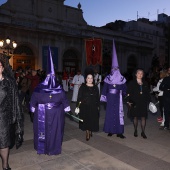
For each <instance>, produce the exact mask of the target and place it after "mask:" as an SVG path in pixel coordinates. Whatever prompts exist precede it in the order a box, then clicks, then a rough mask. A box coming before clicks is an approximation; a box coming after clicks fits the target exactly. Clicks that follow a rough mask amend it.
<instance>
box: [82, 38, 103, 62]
mask: <svg viewBox="0 0 170 170" xmlns="http://www.w3.org/2000/svg"><path fill="white" fill-rule="evenodd" d="M85 46H86V61H87V65H90V64H92V65H96V64H99V65H102V40H101V39H88V40H85Z"/></svg>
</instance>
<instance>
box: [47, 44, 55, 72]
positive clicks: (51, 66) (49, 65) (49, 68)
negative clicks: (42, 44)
mask: <svg viewBox="0 0 170 170" xmlns="http://www.w3.org/2000/svg"><path fill="white" fill-rule="evenodd" d="M47 74H53V75H55V72H54V64H53V58H52V54H51V49H50V46H49V47H48V58H47Z"/></svg>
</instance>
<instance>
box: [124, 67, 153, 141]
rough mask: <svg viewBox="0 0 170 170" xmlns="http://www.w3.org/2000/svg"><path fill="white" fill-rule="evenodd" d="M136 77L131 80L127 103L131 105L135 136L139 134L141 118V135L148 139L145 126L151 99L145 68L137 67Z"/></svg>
mask: <svg viewBox="0 0 170 170" xmlns="http://www.w3.org/2000/svg"><path fill="white" fill-rule="evenodd" d="M135 76H136V77H135V79H134V80H132V81H131V82H129V84H128V88H127V94H128V98H127V103H128V105H129V107H130V117H131V118H132V119H133V124H134V136H135V137H137V136H138V131H137V128H138V120H141V130H142V132H141V136H142V137H143V138H144V139H146V138H147V136H146V134H145V126H146V118H147V116H148V104H149V102H150V101H151V97H150V92H149V87H148V84H147V83H146V81H145V80H144V79H143V77H144V71H143V69H140V68H139V69H137V70H136V74H135Z"/></svg>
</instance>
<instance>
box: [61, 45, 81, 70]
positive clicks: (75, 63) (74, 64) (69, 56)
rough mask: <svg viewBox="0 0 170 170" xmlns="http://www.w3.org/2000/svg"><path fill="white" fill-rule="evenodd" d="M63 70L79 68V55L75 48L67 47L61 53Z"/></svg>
mask: <svg viewBox="0 0 170 170" xmlns="http://www.w3.org/2000/svg"><path fill="white" fill-rule="evenodd" d="M62 59H63V70H66V71H67V72H69V73H70V72H72V71H73V72H74V73H75V72H76V70H77V69H79V68H80V63H81V59H80V55H79V52H78V51H77V50H76V49H73V48H69V49H67V50H66V51H65V52H64V53H63V58H62Z"/></svg>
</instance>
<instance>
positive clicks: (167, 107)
mask: <svg viewBox="0 0 170 170" xmlns="http://www.w3.org/2000/svg"><path fill="white" fill-rule="evenodd" d="M167 72H168V76H167V77H165V78H164V79H163V81H162V83H161V84H160V86H159V89H160V90H162V91H163V108H164V116H165V122H164V127H163V129H164V130H169V115H170V74H169V73H170V67H169V68H168V70H167Z"/></svg>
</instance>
